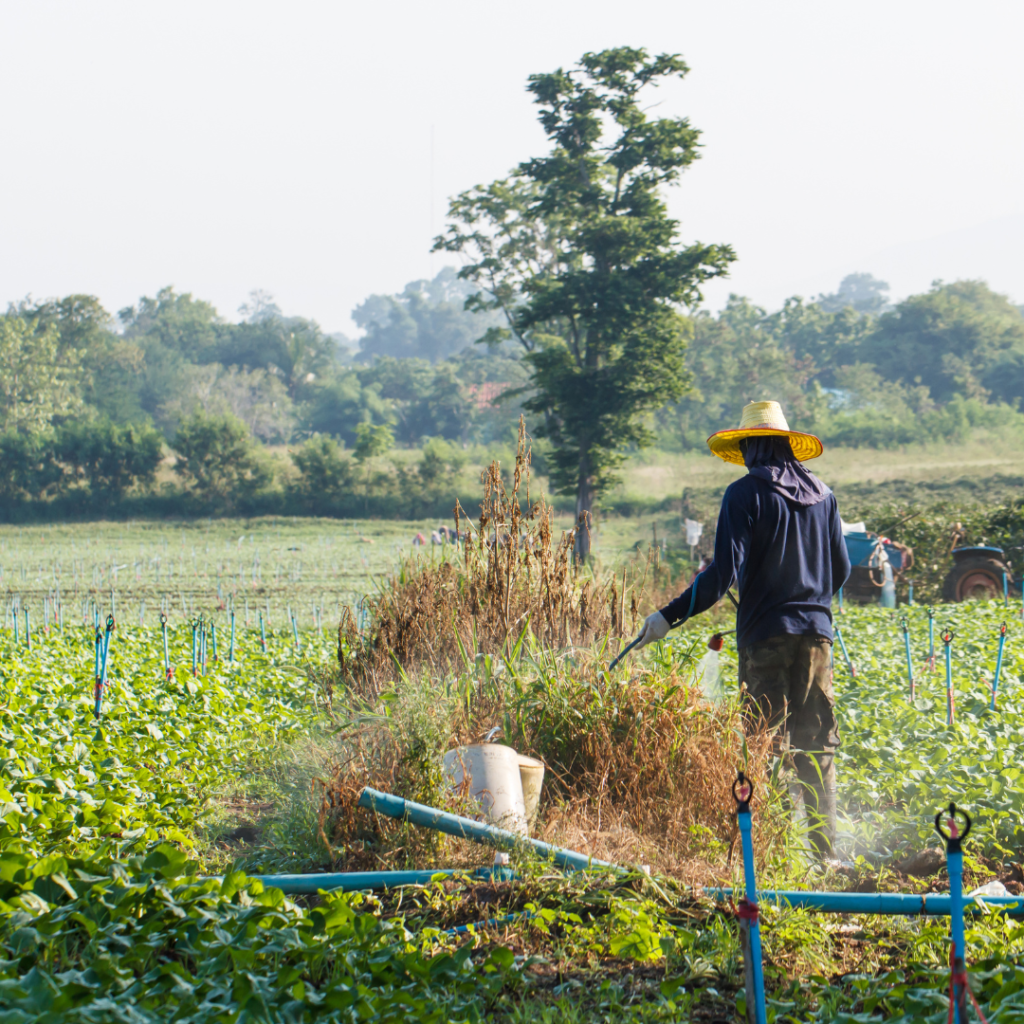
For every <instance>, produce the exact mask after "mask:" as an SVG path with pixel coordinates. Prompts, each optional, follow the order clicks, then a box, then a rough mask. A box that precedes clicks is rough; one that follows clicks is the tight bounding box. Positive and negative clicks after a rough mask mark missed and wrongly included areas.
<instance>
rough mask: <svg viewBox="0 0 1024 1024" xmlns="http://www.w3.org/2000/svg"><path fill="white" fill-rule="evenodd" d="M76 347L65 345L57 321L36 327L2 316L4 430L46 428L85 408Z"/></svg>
mask: <svg viewBox="0 0 1024 1024" xmlns="http://www.w3.org/2000/svg"><path fill="white" fill-rule="evenodd" d="M82 379H83V373H82V365H81V357H80V355H79V353H78V350H77V349H73V348H62V347H61V344H60V336H59V334H58V331H57V328H56V327H55V326H54V325H52V324H51V325H50V326H49V327H46V328H43V329H41V330H36V329H35V324H34V323H33V322H32V321H29V320H27V319H26V318H25V317H23V316H18V315H17V314H8V315H7V316H3V317H0V430H29V431H32V430H36V431H38V430H47V429H49V428H50V427H51V426H52V425H53V422H54V419H55V418H60V417H67V416H73V415H76V414H77V413H79V412H80V411H81V409H82Z"/></svg>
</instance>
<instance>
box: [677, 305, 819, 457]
mask: <svg viewBox="0 0 1024 1024" xmlns="http://www.w3.org/2000/svg"><path fill="white" fill-rule="evenodd" d="M802 312H803V307H802V306H801V307H796V306H794V305H787V310H786V313H787V315H786V316H785V317H784V318H783V317H769V316H768V315H767V314H766V313H765V311H764V310H763V309H761V308H760V307H758V306H755V305H753V304H752V303H750V302H749V301H748V300H746V299H743V298H740V297H739V296H736V295H732V296H730V297H729V302H728V303H727V305H726V307H725V309H723V310H722V311H721V312H720V313H719V314H718V316H717V317H712V316H711V315H709V314H708V313H706V312H705V313H700V314H698V315H697V316H696V317H694V320H693V331H694V338H693V343H692V344H691V345H690V347H689V349H688V351H687V358H686V362H687V368H688V369H689V371H690V372H691V373H692V374H693V378H694V382H695V387H694V389H693V390H692V392H691V393H690V394H688V395H687V396H686V397H685V398H683V400H682V401H681V402H679V403H678V404H677V405H675V406H669V407H666V408H665V409H664V410H662V411H661V412H659V414H658V417H657V420H658V423H659V424H660V425H661V426H662V428H663V429H664V430H665V432H666V433H668V434H669V436H672V434H675V435H676V436H680V435H681V440H682V442H683V444H684V446H685V447H688V448H701V447H704V444H705V440H706V439H707V437H708V436H709V435H710V434H712V433H714V432H715V431H716V430H721V429H722V428H723V426H725V425H727V424H736V423H739V421H740V413H741V411H742V409H743V406H744V405H745V404H746V403H747V402H750V401H765V400H769V399H774V400H775V401H777V402H781V403H782V405H783V407H784V408H785V410H786V412H787V414H788V415H789V416H790V418H791V419H792V421H793V422H794V423H801V424H804V423H806V422H807V421H808V419H809V418H812V417H813V416H814V414H815V411H816V409H817V407H819V406H822V405H824V400H823V399H822V398H820V397H819V396H818V394H817V393H815V392H814V391H813V390H810V391H809V390H808V389H807V383H808V381H809V380H810V378H811V376H812V375H813V372H814V368H813V363H812V361H811V360H810V359H808V358H806V357H805V356H799V357H798V356H797V355H796V354H795V352H794V350H793V347H792V345H789V344H787V343H786V339H785V337H783V336H782V335H783V333H784V330H785V328H786V327H792V325H793V320H794V319H795V318H796V315H799V314H800V313H802ZM825 319H826V320H827V321H828V322H829V323H828V324H826V329H825V330H824V331H823V332H822V333H824V334H826V335H828V334H829V333H830V332H829V331H828V327H829V326H830V325H831V321H833V320H834V319H835V318H834V317H831V316H829V317H826V318H825ZM807 333H808V332H807V330H806V328H804V334H805V335H806V334H807Z"/></svg>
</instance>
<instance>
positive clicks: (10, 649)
mask: <svg viewBox="0 0 1024 1024" xmlns="http://www.w3.org/2000/svg"><path fill="white" fill-rule="evenodd" d="M169 633H170V644H171V655H172V666H173V670H174V671H173V677H172V678H171V679H169V680H168V679H165V676H164V669H163V647H162V641H161V637H160V630H159V629H153V628H146V627H144V628H141V629H140V628H134V629H132V628H128V629H125V628H123V627H118V628H117V629H116V630H115V632H114V634H113V639H112V641H111V645H110V657H109V665H110V668H109V682H108V686H107V688H106V692H105V694H104V699H103V705H102V715H101V718H100V720H99V721H98V722H97V720H96V719H95V718H94V716H93V700H92V695H93V682H94V675H93V672H94V655H93V642H92V632H91V631H86V630H84V629H82V628H80V627H79V628H75V629H68V630H66V632H65V633H64V634H60V633H56V632H55V633H51V634H50V636H49V637H46V636H38V635H37V636H36V637H35V638H34V639H33V642H32V647H31V649H28V647H27V646H26V644H25V641H24V637H22V639H21V641H20V643H18V644H15V643H14V640H13V636H12V635H11V633H10V631H9V630H8V631H5V632H4V633H3V634H0V694H2V700H3V707H2V709H0V741H2V744H3V752H2V757H0V801H2V803H0V816H2V817H0V851H3V852H4V853H5V855H6V853H8V852H19V853H27V854H31V855H32V856H36V857H41V856H45V855H46V854H48V853H51V852H60V853H62V854H65V855H76V856H86V855H89V856H95V855H96V854H97V853H98V852H99V851H100V850H105V851H107V852H108V853H109V855H110V856H115V857H120V856H122V855H124V854H126V853H128V852H130V851H132V850H138V849H145V848H146V847H147V845H149V844H151V843H153V842H156V841H158V840H171V841H174V842H179V843H182V844H184V845H186V846H188V845H190V843H191V842H192V835H193V829H194V827H195V825H196V823H197V816H198V814H199V813H200V811H201V810H202V807H203V801H204V799H205V797H206V795H207V794H208V793H209V792H210V791H211V790H212V789H214V788H216V787H217V786H219V785H221V784H223V783H224V782H225V781H227V780H229V779H231V778H238V777H240V776H241V774H242V773H243V772H244V771H245V770H246V769H247V768H251V767H252V766H253V764H254V763H256V762H258V761H259V760H260V758H265V757H266V756H267V755H268V753H269V752H270V751H272V750H273V749H274V748H275V747H276V746H277V745H278V744H279V743H280V742H281V741H282V740H285V739H287V738H288V737H289V736H290V735H293V734H295V733H296V732H297V730H299V729H301V728H302V727H303V726H305V725H307V724H308V723H309V722H310V720H311V718H312V712H311V710H310V706H311V701H310V699H309V682H308V681H307V677H306V674H305V672H303V671H302V670H301V669H299V668H298V667H296V666H295V665H294V664H292V663H291V662H292V660H293V659H294V656H295V655H294V649H293V647H292V644H291V643H289V642H288V640H286V639H285V638H284V637H277V636H271V638H270V642H269V650H268V652H267V653H266V654H264V653H263V652H262V651H261V650H260V645H259V637H258V635H255V636H254V635H253V634H252V633H249V634H247V635H245V636H244V637H243V638H242V642H241V643H240V644H239V651H238V656H239V659H240V660H238V661H236V662H235V663H234V664H228V663H227V662H226V661H225V660H221V661H219V662H217V663H216V664H210V665H208V669H207V672H206V674H205V675H202V676H198V677H196V678H193V677H192V670H191V630H189V629H188V628H187V627H179V628H178V629H176V630H173V629H172V630H170V631H169ZM310 637H311V638H315V637H316V634H311V635H310ZM307 642H308V639H307ZM319 643H320V654H321V656H324V655H325V653H326V652H325V651H324V649H323V646H322V644H323V641H322V640H321V641H319ZM222 650H223V648H222ZM226 653H227V652H226V651H225V652H224V654H225V655H226Z"/></svg>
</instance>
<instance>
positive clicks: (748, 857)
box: [736, 805, 768, 1024]
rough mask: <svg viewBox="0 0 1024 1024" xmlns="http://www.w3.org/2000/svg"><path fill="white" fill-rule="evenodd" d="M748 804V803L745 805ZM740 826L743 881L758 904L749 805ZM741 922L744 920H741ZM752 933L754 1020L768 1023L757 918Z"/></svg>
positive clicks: (751, 923) (749, 898) (748, 895)
mask: <svg viewBox="0 0 1024 1024" xmlns="http://www.w3.org/2000/svg"><path fill="white" fill-rule="evenodd" d="M744 806H746V805H744ZM736 817H737V819H738V820H739V826H740V839H741V841H742V845H743V881H744V885H745V887H746V899H747V902H748V903H752V904H753V905H754V906H755V907H756V906H757V882H756V880H755V877H754V840H753V835H752V834H751V821H750V809H749V807H748V808H747V810H745V811H742V810H741V811H740V812H739V814H737V815H736ZM740 923H741V924H742V923H743V922H740ZM746 924H747V928H748V929H749V935H750V965H749V966H750V971H751V977H752V980H753V986H754V1020H755V1021H756V1022H757V1024H767V1020H768V1017H767V1013H766V1010H765V1002H764V963H763V961H762V955H761V928H760V926H759V925H758V923H757V920H756V918H755V919H754V920H753V921H748V922H746Z"/></svg>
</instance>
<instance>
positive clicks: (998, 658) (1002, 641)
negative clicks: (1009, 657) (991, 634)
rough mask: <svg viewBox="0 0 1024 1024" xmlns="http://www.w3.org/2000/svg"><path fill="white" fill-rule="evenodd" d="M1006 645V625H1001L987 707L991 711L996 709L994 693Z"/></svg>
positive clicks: (997, 685) (997, 686)
mask: <svg viewBox="0 0 1024 1024" xmlns="http://www.w3.org/2000/svg"><path fill="white" fill-rule="evenodd" d="M1005 644H1006V623H1005V622H1004V623H1003V629H1002V632H1001V633H1000V634H999V653H998V654H997V655H996V674H995V676H994V678H993V679H992V703H991V705H989V706H990V707H991V708H992V710H993V711H995V709H996V691H997V690H998V689H999V672H1000V670H1001V669H1002V667H1003V647H1004V645H1005Z"/></svg>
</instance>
